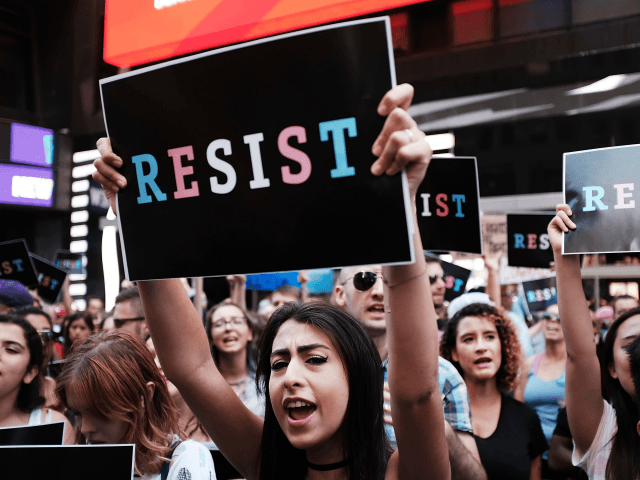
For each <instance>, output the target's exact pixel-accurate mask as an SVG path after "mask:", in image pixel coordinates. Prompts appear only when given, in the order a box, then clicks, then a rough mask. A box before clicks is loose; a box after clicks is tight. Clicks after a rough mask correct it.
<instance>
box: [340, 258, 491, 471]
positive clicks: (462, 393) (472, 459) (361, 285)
mask: <svg viewBox="0 0 640 480" xmlns="http://www.w3.org/2000/svg"><path fill="white" fill-rule="evenodd" d="M435 265H437V266H438V267H440V270H439V272H442V274H444V272H443V271H442V267H441V266H440V264H439V263H436V264H435ZM427 269H429V264H427ZM427 271H428V273H429V275H432V270H427ZM433 272H435V269H434V270H433ZM439 272H435V273H433V274H434V275H436V273H439ZM335 282H336V283H335V286H334V292H333V294H334V295H333V299H334V302H335V304H336V305H337V306H338V307H340V308H342V309H343V310H345V311H346V312H348V313H349V314H351V315H352V316H353V317H355V319H356V320H358V321H359V322H360V323H361V324H362V326H363V327H364V328H365V329H366V330H367V332H369V335H371V338H372V339H373V342H374V343H375V345H376V347H377V348H378V352H379V353H380V358H381V359H382V361H383V365H384V367H385V397H387V392H388V389H387V386H386V382H387V368H386V367H387V357H388V354H389V351H388V349H387V324H386V320H385V314H384V290H383V288H382V267H381V266H380V265H372V266H368V267H348V268H344V269H343V270H342V271H341V272H340V275H338V276H336V277H335ZM439 282H442V278H441V277H440V278H436V279H435V281H433V282H431V290H432V291H433V290H434V285H436V284H438V285H436V288H440V285H439ZM442 286H444V282H442ZM442 299H443V301H444V293H442ZM438 360H439V368H438V383H439V386H440V390H441V396H442V405H443V408H444V412H445V419H446V421H447V422H448V425H449V426H450V427H451V428H448V427H447V429H446V434H447V435H446V437H447V444H448V447H449V460H450V463H451V476H452V478H457V479H461V480H466V479H468V480H476V479H478V480H480V479H484V480H486V478H487V476H486V473H485V471H484V468H483V467H482V464H481V463H480V455H479V454H478V447H477V446H476V443H475V440H474V438H473V435H472V432H473V430H472V427H471V417H470V414H469V412H470V410H469V396H468V394H467V388H466V385H465V384H464V381H463V380H462V377H460V374H458V372H457V371H456V369H455V367H454V366H453V365H451V363H449V362H447V361H446V360H445V359H443V358H442V357H439V358H438ZM385 414H386V415H385V423H387V425H386V430H387V435H388V436H389V439H390V440H391V441H395V432H394V430H393V426H392V425H391V423H392V419H391V416H390V406H389V404H388V398H385ZM454 432H455V433H454Z"/></svg>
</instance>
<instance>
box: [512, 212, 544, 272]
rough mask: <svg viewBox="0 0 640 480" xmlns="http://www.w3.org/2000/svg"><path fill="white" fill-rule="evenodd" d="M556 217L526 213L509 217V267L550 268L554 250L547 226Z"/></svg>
mask: <svg viewBox="0 0 640 480" xmlns="http://www.w3.org/2000/svg"><path fill="white" fill-rule="evenodd" d="M553 217H554V215H553V214H550V213H526V214H508V215H507V238H508V239H509V240H508V243H507V250H508V258H509V266H511V267H530V268H549V263H550V262H553V249H552V248H551V243H550V242H549V234H548V233H547V226H548V225H549V222H551V220H552V219H553Z"/></svg>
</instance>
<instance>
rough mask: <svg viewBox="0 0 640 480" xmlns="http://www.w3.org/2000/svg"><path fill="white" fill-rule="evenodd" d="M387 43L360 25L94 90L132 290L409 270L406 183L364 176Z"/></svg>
mask: <svg viewBox="0 0 640 480" xmlns="http://www.w3.org/2000/svg"><path fill="white" fill-rule="evenodd" d="M389 42H390V29H389V22H388V18H383V19H369V20H362V21H357V22H350V23H346V24H340V25H331V26H327V27H320V28H316V29H312V30H307V31H304V32H295V33H293V34H287V35H282V36H279V37H273V38H269V39H266V40H258V41H255V42H250V43H247V44H244V45H237V46H232V47H227V48H223V49H220V50H216V51H212V52H206V53H202V54H198V55H194V56H191V57H187V58H182V59H179V60H173V61H170V62H167V63H164V64H160V65H154V66H152V67H147V68H142V69H140V70H136V71H134V72H129V73H125V74H122V75H119V76H116V77H112V78H107V79H104V80H101V81H100V87H101V91H102V101H103V107H104V108H103V110H104V115H105V123H106V126H107V129H108V134H109V137H110V139H111V145H112V147H113V151H114V152H115V153H116V154H117V155H119V156H120V157H121V158H122V159H123V161H124V165H123V167H122V168H121V173H122V174H123V175H124V176H125V177H126V178H127V181H128V187H127V188H125V189H123V190H122V191H121V192H120V193H119V194H118V213H119V215H118V221H119V226H120V233H121V240H122V244H123V256H124V260H125V265H126V271H127V276H128V278H129V279H130V280H145V279H154V278H174V277H199V276H215V275H226V274H239V273H264V272H278V271H292V270H301V269H311V268H332V267H343V266H349V265H365V264H366V265H370V264H391V263H405V262H411V261H413V258H414V257H413V251H412V244H411V242H410V239H409V226H408V225H409V224H408V215H407V209H406V208H405V205H408V191H407V190H406V187H405V186H403V183H404V182H403V180H402V176H403V175H404V174H402V175H397V176H394V177H388V176H386V175H383V176H382V177H375V176H373V175H372V174H371V173H370V168H371V165H372V163H373V162H374V161H375V157H374V156H373V155H372V154H371V147H372V145H373V142H374V141H375V139H376V137H377V135H378V134H379V132H380V130H381V129H382V126H383V124H384V118H383V117H380V116H379V115H378V114H377V112H376V109H377V106H378V104H379V102H380V100H381V99H382V97H383V96H384V94H385V93H386V92H387V91H388V90H389V89H390V88H391V87H392V86H393V85H395V74H394V64H393V57H392V54H391V50H390V43H389Z"/></svg>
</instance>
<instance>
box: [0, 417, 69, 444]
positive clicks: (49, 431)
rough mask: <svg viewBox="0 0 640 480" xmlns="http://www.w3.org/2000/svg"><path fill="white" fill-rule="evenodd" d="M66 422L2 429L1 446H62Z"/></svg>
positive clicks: (0, 434)
mask: <svg viewBox="0 0 640 480" xmlns="http://www.w3.org/2000/svg"><path fill="white" fill-rule="evenodd" d="M63 439H64V422H55V423H47V424H44V425H33V426H29V427H5V428H0V445H62V441H63Z"/></svg>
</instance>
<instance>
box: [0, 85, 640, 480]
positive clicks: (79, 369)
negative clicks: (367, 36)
mask: <svg viewBox="0 0 640 480" xmlns="http://www.w3.org/2000/svg"><path fill="white" fill-rule="evenodd" d="M412 93H413V90H412V89H411V88H410V87H408V86H406V85H405V86H399V87H395V88H394V89H392V90H391V91H390V92H388V93H387V95H386V96H385V97H384V98H383V100H382V102H381V103H380V108H379V110H378V111H379V113H381V114H384V115H386V114H389V120H388V121H387V123H385V126H384V127H383V130H382V133H381V134H380V136H379V137H378V139H377V140H376V143H375V144H374V147H373V152H374V153H376V152H377V156H378V158H377V160H376V161H375V162H374V163H373V166H372V167H371V173H372V174H373V175H376V176H381V175H383V174H386V175H388V176H393V175H396V174H398V173H399V172H400V171H401V170H402V169H404V175H406V177H405V179H406V180H407V182H406V183H407V184H408V187H409V188H408V192H409V198H410V199H411V200H412V201H413V202H414V203H413V219H412V220H413V226H414V228H413V229H409V236H410V241H411V242H413V248H414V251H415V252H417V253H416V258H415V261H414V262H413V263H411V264H406V263H405V264H396V265H384V266H380V265H370V266H364V267H363V266H353V267H346V268H342V269H339V270H335V271H334V274H333V286H332V290H331V293H330V295H326V296H324V297H323V298H322V302H320V301H319V300H318V299H317V298H314V297H312V296H311V295H310V294H309V292H308V290H307V289H306V283H307V281H308V278H307V277H306V275H305V273H304V272H301V274H300V278H299V281H300V284H301V286H302V288H301V289H298V288H296V287H293V286H290V285H288V286H283V287H280V288H278V289H277V290H275V291H274V292H273V293H271V294H270V295H269V296H268V297H267V298H265V299H264V300H263V301H262V302H260V304H259V306H258V307H257V308H256V309H255V310H252V311H249V310H248V309H247V305H246V281H247V279H246V277H245V276H243V275H234V276H229V277H227V281H228V284H229V297H228V298H226V299H223V300H222V301H217V302H213V301H212V302H209V303H207V304H206V305H204V304H202V305H197V306H194V299H192V297H193V296H192V295H190V293H192V290H193V288H192V286H191V285H190V284H189V282H188V281H187V280H186V279H165V280H151V281H140V282H138V284H137V285H135V284H133V283H131V282H128V281H127V282H123V284H122V286H121V287H122V288H121V291H120V293H119V295H118V296H117V298H116V299H115V307H114V309H113V310H111V311H109V312H105V311H104V304H103V301H102V299H100V298H89V299H88V301H87V309H86V311H84V312H77V311H74V310H73V308H72V306H71V302H70V301H69V296H68V292H67V291H66V290H65V287H62V289H63V291H62V293H61V295H62V299H63V302H62V303H59V304H53V305H51V304H49V303H48V302H47V301H45V299H43V298H42V292H46V291H47V290H46V289H47V288H49V286H51V279H49V280H44V278H45V277H43V276H41V278H39V283H40V287H39V288H36V289H34V290H30V289H27V288H26V287H25V286H24V285H23V284H22V283H20V282H19V281H17V280H9V279H4V278H3V279H0V347H1V350H0V427H1V428H0V443H4V444H5V445H11V446H12V447H11V449H10V450H7V449H6V447H3V448H0V471H1V470H2V469H4V471H5V472H6V471H7V469H11V468H15V465H16V464H19V462H22V466H23V467H25V462H26V460H24V459H25V458H33V457H24V456H23V455H25V452H27V454H28V453H29V452H31V455H32V456H33V455H39V459H40V460H42V459H43V458H44V456H45V455H49V454H50V453H46V452H47V450H46V448H45V447H44V445H56V444H57V445H60V444H63V443H64V444H65V445H83V447H79V448H82V449H83V451H82V452H81V453H78V452H79V450H78V449H77V448H76V450H73V452H75V453H69V455H71V456H70V457H68V458H73V462H75V463H74V466H75V468H76V470H77V469H79V470H80V471H81V472H82V474H83V475H85V477H86V476H88V477H90V478H103V477H104V475H105V472H107V470H108V469H109V468H112V467H114V468H115V466H117V465H124V470H125V471H127V455H129V458H128V462H129V467H128V468H129V470H131V472H133V470H135V473H136V474H137V475H139V476H142V477H144V478H147V479H150V480H156V479H158V480H164V479H167V478H168V479H171V480H174V479H176V480H177V479H203V480H204V479H212V478H220V479H226V478H248V479H260V480H266V479H273V478H286V479H289V478H291V479H300V480H302V479H308V480H323V479H330V478H331V479H350V480H354V479H362V480H365V479H375V480H382V479H383V478H384V479H396V478H397V479H402V480H406V479H414V478H438V479H444V480H446V479H448V478H455V479H487V478H488V479H495V480H498V479H500V480H502V479H513V480H516V479H522V480H526V479H530V480H538V479H570V478H574V479H575V478H587V477H588V478H589V479H592V480H605V479H606V480H613V479H616V480H627V479H628V480H632V479H637V478H638V477H639V475H640V415H639V409H638V403H637V397H636V394H635V391H636V389H637V388H640V340H639V339H638V337H639V333H640V308H639V305H638V299H637V298H634V297H632V296H627V295H622V296H619V297H617V298H613V299H612V300H611V302H610V305H604V304H605V303H607V302H605V301H604V299H601V302H600V304H601V305H602V307H601V308H599V309H598V310H597V311H596V310H595V308H594V304H593V302H592V301H590V300H591V299H587V297H586V296H585V292H584V288H583V282H582V273H581V259H580V256H579V255H564V254H563V235H564V234H566V233H569V232H570V231H575V230H576V228H577V226H576V224H575V223H574V220H576V218H577V217H578V215H575V216H574V214H573V212H572V210H571V207H570V206H569V205H558V207H557V210H556V214H555V216H552V217H551V219H550V222H549V223H548V227H547V231H546V233H543V232H539V231H538V232H537V233H536V234H535V235H534V237H535V238H534V237H532V236H531V235H532V234H530V233H528V232H527V231H526V230H523V232H525V233H527V235H526V236H525V234H524V233H518V232H516V233H514V234H513V239H514V248H515V249H520V250H535V249H536V248H534V247H536V246H538V245H540V249H543V250H548V249H550V250H551V251H552V253H553V259H554V265H553V268H554V270H555V279H542V280H537V281H534V282H533V283H528V284H526V285H525V286H524V288H523V289H520V288H519V286H518V285H516V284H509V285H501V283H500V273H501V272H500V269H501V268H503V267H501V263H500V261H499V260H500V259H499V258H497V257H491V256H487V257H485V261H484V266H485V267H484V268H486V285H484V286H483V287H481V288H475V289H474V291H468V292H466V293H465V292H464V289H463V287H462V286H463V285H464V281H463V280H461V279H459V278H457V277H456V278H455V279H453V280H452V279H451V277H450V276H448V275H447V274H445V272H446V271H452V270H451V269H450V268H451V267H450V265H448V264H447V262H443V261H442V260H441V259H439V258H438V257H436V256H432V255H423V254H422V253H421V252H423V251H424V248H423V243H422V239H421V229H420V228H418V218H417V212H418V211H420V210H419V209H417V208H416V204H415V199H416V193H417V192H418V191H419V190H418V187H419V186H420V185H421V184H422V182H423V180H424V178H425V172H427V170H428V166H429V162H430V160H431V149H430V147H429V145H428V144H427V142H424V141H423V140H424V138H425V135H424V133H423V132H421V131H420V130H419V129H418V128H417V124H416V123H415V121H413V119H412V118H411V117H410V116H409V114H408V113H407V112H406V111H405V110H404V109H402V108H394V107H396V106H405V107H406V106H407V105H408V104H409V103H410V100H411V96H412ZM98 148H99V150H100V153H101V158H100V159H98V160H97V161H96V162H95V165H96V168H97V172H96V174H94V179H95V180H97V181H99V182H100V183H101V184H102V186H103V188H104V190H105V192H106V193H107V195H108V197H109V200H110V202H111V207H112V209H113V210H114V211H115V210H116V207H117V203H116V202H115V197H114V195H113V194H114V193H117V192H118V191H119V190H120V189H122V188H126V179H125V177H124V176H122V175H121V174H119V173H118V168H119V167H120V166H122V164H123V161H122V159H121V158H120V157H118V156H117V155H116V154H115V153H114V152H113V151H112V150H111V146H110V143H109V141H108V140H107V139H101V140H100V141H99V142H98ZM426 175H427V176H428V175H429V173H426ZM587 197H588V198H590V199H591V200H589V201H590V202H592V203H593V201H595V200H594V196H593V192H591V193H588V194H587ZM425 198H426V199H428V198H429V197H428V196H427V197H425V196H424V195H422V199H423V200H424V199H425ZM443 198H444V197H443ZM456 201H457V206H458V210H460V205H461V202H462V197H461V196H458V197H457V200H456ZM573 205H574V206H576V203H573ZM423 207H424V205H423ZM585 211H588V209H586V208H585ZM115 213H118V212H115ZM400 213H401V215H400V216H401V217H402V221H403V222H404V219H405V218H404V217H405V216H406V215H405V214H404V212H400ZM422 215H424V213H423V214H422ZM461 215H462V214H461ZM424 216H429V215H424ZM462 217H464V215H462ZM581 228H582V229H583V230H584V229H586V227H581ZM591 228H593V227H591ZM381 230H383V229H381ZM340 233H341V232H337V233H336V235H340ZM375 235H381V232H378V231H377V232H376V233H375ZM423 235H424V237H425V241H427V240H428V238H427V237H428V236H429V232H428V231H426V232H424V233H423ZM518 235H519V236H518ZM18 243H20V242H18ZM16 245H17V243H16V244H12V243H10V246H11V248H13V247H15V246H16ZM21 248H22V247H21ZM23 250H24V252H23V253H21V254H20V255H23V257H15V259H14V260H11V261H7V262H6V265H5V263H0V265H2V267H3V269H4V270H3V274H5V278H6V277H7V276H8V275H9V274H10V273H24V271H25V269H26V268H27V265H30V261H28V260H25V259H24V256H26V255H28V252H26V249H24V248H23ZM12 252H17V250H15V249H14V250H12ZM129 253H130V252H129ZM15 255H18V254H17V253H15ZM15 255H14V256H15ZM194 255H195V252H194ZM139 260H140V259H139ZM227 260H229V259H227ZM9 270H11V271H9ZM34 275H35V274H34ZM34 278H35V276H34ZM536 282H538V283H536ZM45 283H46V285H44V284H45ZM57 285H58V286H59V287H60V286H61V285H60V284H59V282H58V283H57ZM43 286H44V287H46V288H44V290H43V288H42V287H43ZM519 291H520V292H522V293H521V294H519V293H518V292H519ZM451 292H454V294H451ZM195 298H198V299H199V298H201V297H200V294H198V295H196V296H195ZM212 300H213V299H212ZM213 303H215V304H213ZM194 307H197V308H194ZM438 354H439V355H438ZM49 426H53V430H51V429H48V427H49ZM17 445H21V446H17ZM25 445H31V446H33V445H38V446H41V449H39V450H38V451H37V453H35V454H34V453H33V452H35V451H34V450H28V449H26V450H25ZM113 445H118V446H121V447H123V448H124V446H132V447H131V449H130V450H122V451H120V450H113V449H112V450H102V451H100V450H99V449H100V448H103V449H104V448H111V446H113ZM96 448H97V449H98V450H96ZM63 449H64V447H59V449H58V450H56V451H55V453H54V454H52V455H54V456H55V457H54V458H55V459H56V462H54V463H56V467H55V468H58V469H60V464H61V462H62V463H63V464H64V461H63V460H61V459H64V458H67V457H64V454H65V453H64V452H65V451H64V450H63ZM69 452H72V450H70V451H69ZM96 452H98V453H96ZM118 452H119V453H118ZM127 452H128V453H127ZM400 452H402V454H400ZM73 455H75V456H73ZM92 455H94V456H92ZM95 455H98V457H96V456H95ZM100 455H101V456H100ZM51 458H52V457H46V459H45V460H43V461H38V462H33V461H32V462H29V463H30V465H29V466H30V467H31V468H44V469H45V470H43V471H42V472H43V473H42V474H41V475H43V476H46V472H47V470H46V468H53V467H52V466H51V463H49V462H50V459H51ZM96 458H97V459H98V460H96ZM117 458H119V459H120V460H123V459H124V460H123V461H122V462H120V460H117ZM80 459H84V462H85V463H83V464H82V465H80V464H78V463H77V462H80ZM10 471H11V472H15V470H10ZM67 473H68V472H67ZM12 475H13V474H11V475H9V477H11V478H13V476H12ZM100 475H102V476H100ZM111 478H121V477H118V475H117V474H115V473H114V474H113V476H112V477H111Z"/></svg>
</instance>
